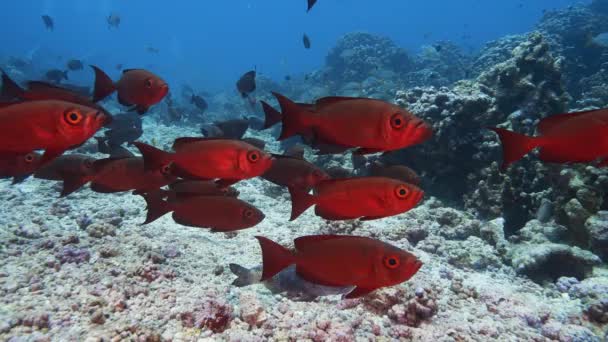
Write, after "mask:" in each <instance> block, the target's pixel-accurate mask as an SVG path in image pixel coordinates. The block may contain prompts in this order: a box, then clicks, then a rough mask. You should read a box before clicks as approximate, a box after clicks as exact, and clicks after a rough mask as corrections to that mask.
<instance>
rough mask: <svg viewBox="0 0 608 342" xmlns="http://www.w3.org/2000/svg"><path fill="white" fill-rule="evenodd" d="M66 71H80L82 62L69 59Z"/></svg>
mask: <svg viewBox="0 0 608 342" xmlns="http://www.w3.org/2000/svg"><path fill="white" fill-rule="evenodd" d="M67 66H68V69H70V70H72V71H75V70H82V68H83V65H82V61H81V60H79V59H70V60H69V61H68V63H67Z"/></svg>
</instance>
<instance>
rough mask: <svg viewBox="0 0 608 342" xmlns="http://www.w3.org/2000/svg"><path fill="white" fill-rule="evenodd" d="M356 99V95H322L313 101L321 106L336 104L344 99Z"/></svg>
mask: <svg viewBox="0 0 608 342" xmlns="http://www.w3.org/2000/svg"><path fill="white" fill-rule="evenodd" d="M356 99H358V97H347V96H326V97H322V98H320V99H318V100H317V101H316V102H315V105H317V106H319V107H322V106H328V105H332V104H336V103H339V102H344V101H352V100H356Z"/></svg>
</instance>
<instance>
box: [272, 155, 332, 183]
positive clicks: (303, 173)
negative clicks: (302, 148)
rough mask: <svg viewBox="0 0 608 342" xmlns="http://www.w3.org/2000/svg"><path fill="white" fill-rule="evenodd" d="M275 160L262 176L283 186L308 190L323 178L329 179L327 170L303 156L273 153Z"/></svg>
mask: <svg viewBox="0 0 608 342" xmlns="http://www.w3.org/2000/svg"><path fill="white" fill-rule="evenodd" d="M273 156H274V158H275V160H274V162H273V163H272V166H271V167H270V169H268V171H266V172H264V174H263V175H262V178H264V179H266V180H268V181H270V182H272V183H274V184H277V185H281V186H286V187H288V188H293V189H298V190H300V191H304V192H308V191H309V190H310V189H311V188H312V187H314V186H315V185H317V184H318V183H319V182H321V181H323V180H327V179H329V175H328V174H327V173H325V171H323V170H321V169H320V168H318V167H316V166H315V165H314V164H311V163H309V162H307V161H306V160H305V159H303V158H296V157H290V156H282V155H273Z"/></svg>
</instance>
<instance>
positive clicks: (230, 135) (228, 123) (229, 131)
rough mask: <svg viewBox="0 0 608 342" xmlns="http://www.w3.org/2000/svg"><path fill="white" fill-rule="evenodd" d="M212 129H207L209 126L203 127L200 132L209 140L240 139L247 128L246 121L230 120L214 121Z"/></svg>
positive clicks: (247, 121) (247, 122)
mask: <svg viewBox="0 0 608 342" xmlns="http://www.w3.org/2000/svg"><path fill="white" fill-rule="evenodd" d="M212 126H214V128H211V129H210V128H209V125H203V127H201V132H202V133H203V134H204V135H205V137H209V138H226V139H241V138H242V137H243V135H245V133H246V132H247V129H248V128H249V120H248V119H231V120H225V121H216V122H214V123H213V125H212Z"/></svg>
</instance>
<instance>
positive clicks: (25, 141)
mask: <svg viewBox="0 0 608 342" xmlns="http://www.w3.org/2000/svg"><path fill="white" fill-rule="evenodd" d="M109 120H111V117H110V116H108V115H106V114H104V113H103V112H101V111H99V110H97V109H94V108H90V107H85V106H82V105H79V104H75V103H71V102H65V101H57V100H43V101H28V102H21V103H17V104H12V105H9V106H5V107H3V108H0V155H6V154H26V153H30V152H31V151H34V150H45V151H44V154H43V156H42V159H41V161H40V163H41V165H42V164H45V163H47V162H49V161H51V160H53V159H55V158H57V157H58V156H60V155H61V154H62V153H63V152H65V151H66V150H68V149H71V148H74V147H76V146H80V145H82V144H83V143H84V142H85V141H87V140H88V139H89V138H91V137H92V136H93V135H94V134H95V133H96V132H97V131H98V130H99V129H100V128H101V127H102V126H104V125H105V124H107V123H108V121H109Z"/></svg>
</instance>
